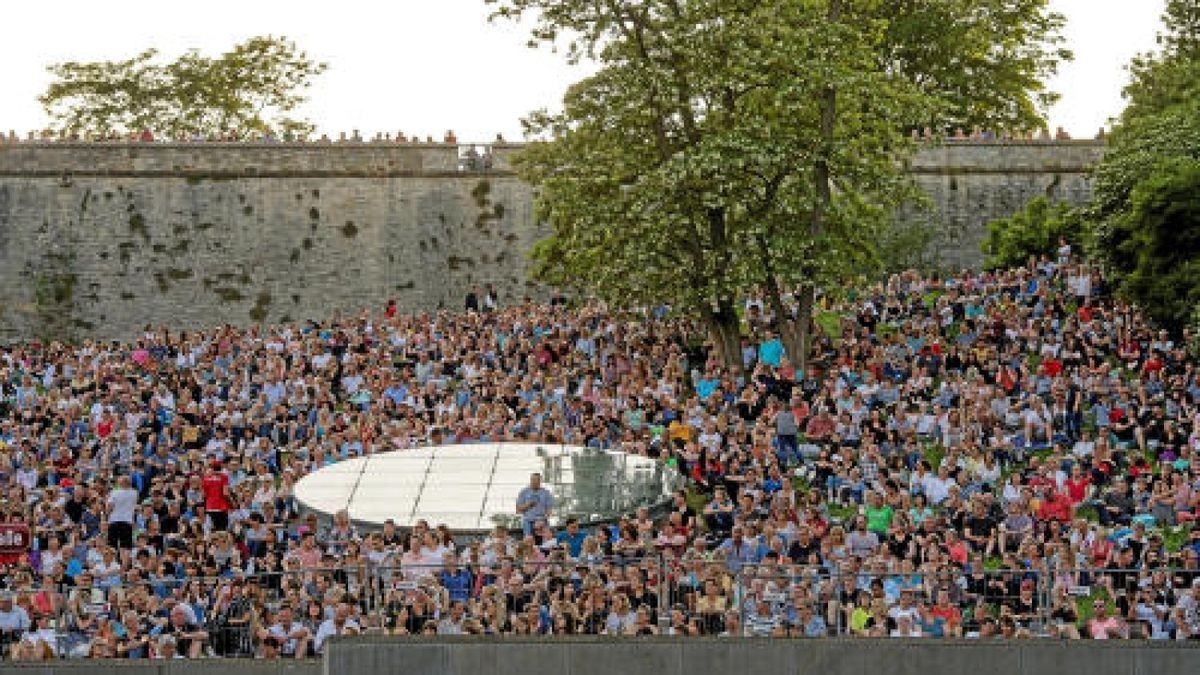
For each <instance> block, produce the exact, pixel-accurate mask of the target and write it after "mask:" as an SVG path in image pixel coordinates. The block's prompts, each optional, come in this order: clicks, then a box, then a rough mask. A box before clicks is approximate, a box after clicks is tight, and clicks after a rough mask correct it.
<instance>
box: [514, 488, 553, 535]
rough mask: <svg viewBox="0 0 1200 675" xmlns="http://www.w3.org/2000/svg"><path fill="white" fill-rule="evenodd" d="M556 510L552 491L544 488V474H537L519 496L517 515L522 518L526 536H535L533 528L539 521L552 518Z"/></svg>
mask: <svg viewBox="0 0 1200 675" xmlns="http://www.w3.org/2000/svg"><path fill="white" fill-rule="evenodd" d="M553 508H554V497H553V495H551V494H550V491H549V490H547V489H546V488H544V487H542V474H540V473H535V474H533V475H531V476H530V477H529V485H528V486H526V487H524V488H522V489H521V492H519V493H518V494H517V513H518V514H520V516H521V529H522V531H524V533H525V536H527V537H528V536H530V535H532V534H533V526H534V525H536V524H537V522H538V521H539V520H546V519H547V518H549V517H550V513H551V510H552V509H553Z"/></svg>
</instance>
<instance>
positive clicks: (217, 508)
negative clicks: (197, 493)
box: [200, 459, 231, 531]
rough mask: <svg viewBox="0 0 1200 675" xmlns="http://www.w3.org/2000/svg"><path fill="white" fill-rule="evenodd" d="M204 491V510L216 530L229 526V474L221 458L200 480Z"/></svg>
mask: <svg viewBox="0 0 1200 675" xmlns="http://www.w3.org/2000/svg"><path fill="white" fill-rule="evenodd" d="M200 489H201V490H203V491H204V510H205V511H206V512H207V513H208V517H209V519H210V520H211V521H212V526H213V530H214V531H221V530H226V529H228V528H229V509H230V508H231V505H230V502H229V476H227V475H225V471H224V469H223V468H222V465H221V462H220V460H217V459H214V460H212V462H211V463H209V465H208V470H207V471H205V472H204V478H203V479H202V480H201V481H200Z"/></svg>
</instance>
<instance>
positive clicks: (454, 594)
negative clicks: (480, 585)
mask: <svg viewBox="0 0 1200 675" xmlns="http://www.w3.org/2000/svg"><path fill="white" fill-rule="evenodd" d="M442 562H443V564H444V565H445V567H444V568H443V569H442V571H441V572H439V573H438V581H439V582H441V584H442V587H443V588H445V589H446V594H447V595H448V596H449V597H450V601H451V602H466V601H467V600H468V599H470V597H471V589H472V587H473V586H474V584H475V579H474V577H472V576H471V572H470V571H469V570H467V569H465V568H462V567H459V566H458V556H456V555H455V554H453V553H447V554H446V555H445V556H443V557H442Z"/></svg>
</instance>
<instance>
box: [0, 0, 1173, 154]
mask: <svg viewBox="0 0 1200 675" xmlns="http://www.w3.org/2000/svg"><path fill="white" fill-rule="evenodd" d="M1163 2H1164V0H1051V5H1053V6H1054V7H1055V8H1056V9H1058V10H1059V11H1062V12H1063V13H1065V14H1066V15H1067V17H1068V25H1067V38H1068V42H1069V46H1070V48H1071V49H1073V50H1074V51H1075V61H1074V62H1073V63H1071V64H1069V65H1068V66H1067V67H1066V68H1065V69H1063V72H1062V73H1061V75H1060V76H1059V77H1058V78H1057V79H1056V80H1055V82H1054V83H1053V86H1054V88H1055V89H1056V90H1057V91H1059V92H1061V93H1062V94H1063V99H1062V101H1061V102H1060V103H1059V105H1058V106H1056V107H1055V109H1054V110H1052V111H1051V116H1050V124H1051V127H1054V126H1058V125H1062V126H1064V127H1065V128H1066V129H1067V130H1068V131H1070V132H1072V133H1073V134H1075V135H1077V136H1091V135H1093V134H1094V133H1095V132H1096V130H1097V129H1099V128H1100V126H1101V125H1102V124H1104V122H1105V121H1106V120H1107V119H1109V118H1111V117H1113V116H1115V115H1116V114H1118V113H1119V112H1120V111H1121V109H1122V107H1123V105H1122V102H1121V97H1120V90H1121V87H1122V86H1123V85H1124V84H1125V82H1126V79H1127V77H1126V73H1125V71H1124V65H1125V64H1126V63H1127V62H1128V61H1129V58H1130V57H1131V56H1133V55H1134V54H1136V53H1138V52H1140V51H1145V50H1148V49H1151V48H1153V46H1154V34H1155V31H1156V30H1157V29H1158V26H1159V20H1158V17H1159V14H1160V12H1161V10H1162V6H1163ZM183 6H184V5H183V3H178V2H171V1H169V0H166V1H165V0H105V1H104V2H96V1H95V0H58V1H54V0H51V1H49V2H47V3H46V4H44V5H43V4H41V3H40V2H32V1H30V0H16V1H15V2H4V3H3V11H2V16H3V19H2V20H0V26H3V29H2V32H3V35H4V37H3V39H0V129H3V130H5V131H7V130H8V129H16V130H17V131H19V132H24V131H27V130H30V129H37V128H42V127H44V126H46V125H47V123H48V121H47V118H46V116H45V115H44V113H43V112H42V110H41V106H40V105H39V104H38V102H37V100H36V98H37V96H38V95H39V94H40V93H41V92H42V91H44V90H45V88H46V85H47V84H48V82H49V75H48V74H47V73H46V70H45V67H46V65H48V64H50V63H55V62H59V61H68V60H76V61H88V60H109V59H119V58H127V57H129V56H132V55H133V54H135V53H137V52H138V51H140V50H141V49H143V48H146V47H151V46H154V47H158V48H159V50H160V51H161V52H163V53H164V54H167V55H169V56H174V55H176V54H177V53H179V52H182V51H183V50H185V49H188V48H192V47H195V48H198V49H200V50H201V51H203V52H206V53H211V54H216V53H219V52H221V51H224V50H225V49H228V48H229V47H230V46H232V45H234V44H236V43H237V42H240V41H241V40H243V39H245V38H248V37H251V36H254V35H262V34H272V35H286V36H287V37H289V38H292V39H294V40H296V41H297V42H298V43H299V44H300V46H301V47H302V48H304V49H306V50H307V51H308V52H309V53H310V54H311V55H312V56H314V57H315V58H318V59H320V60H323V61H326V62H328V63H329V70H328V71H326V72H325V73H324V74H323V75H322V76H320V78H319V79H318V81H317V83H316V85H315V86H314V87H313V88H312V89H311V101H310V103H309V104H308V106H307V108H306V110H305V112H306V114H307V116H308V117H309V118H310V119H311V120H313V121H314V122H315V123H316V124H317V127H318V130H319V131H323V132H328V133H330V134H331V135H332V134H334V133H336V132H338V131H343V130H344V131H350V130H352V129H355V128H357V129H361V130H362V131H363V133H364V134H367V133H370V134H373V133H374V132H376V131H391V132H395V131H397V130H401V131H404V132H406V133H409V134H412V133H414V132H415V133H419V134H421V135H422V136H425V135H427V134H432V135H435V136H438V137H440V136H441V134H442V133H443V132H444V131H445V130H446V129H454V130H455V131H456V133H457V134H458V137H459V138H460V139H462V140H475V141H486V140H490V139H491V138H493V137H494V136H495V134H496V132H502V133H503V134H504V135H505V137H506V138H509V139H517V138H519V137H520V124H519V119H520V117H521V116H522V115H524V114H525V113H527V112H528V111H530V110H533V109H536V108H540V107H543V106H549V107H555V106H556V104H557V102H558V101H559V99H560V97H561V95H562V92H563V90H564V89H565V88H566V86H567V85H568V84H569V83H570V82H571V81H573V80H575V79H578V78H579V77H580V76H581V72H582V71H580V70H578V69H574V68H572V67H570V66H567V65H566V64H565V61H564V60H563V59H562V57H561V55H557V54H553V53H550V52H549V51H546V50H532V49H529V48H527V47H526V46H525V31H524V30H523V29H522V28H519V27H516V26H513V25H512V24H511V23H508V22H497V23H492V24H489V23H488V22H487V18H486V17H487V13H488V7H486V6H485V5H484V4H483V0H385V1H383V2H380V0H341V1H340V2H335V3H330V2H314V1H312V0H207V1H206V2H203V3H199V4H192V3H188V4H187V5H186V9H183V8H182V7H183ZM175 7H181V9H179V10H174V8H175Z"/></svg>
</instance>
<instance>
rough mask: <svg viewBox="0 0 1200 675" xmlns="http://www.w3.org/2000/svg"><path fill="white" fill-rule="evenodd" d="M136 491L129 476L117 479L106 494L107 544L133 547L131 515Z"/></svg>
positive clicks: (124, 547) (134, 504) (125, 547)
mask: <svg viewBox="0 0 1200 675" xmlns="http://www.w3.org/2000/svg"><path fill="white" fill-rule="evenodd" d="M137 502H138V493H137V490H135V489H133V481H131V480H130V478H129V476H121V477H120V478H118V479H117V487H115V488H113V491H112V492H110V493H109V494H108V545H109V546H112V547H113V548H116V549H131V548H133V517H134V511H136V510H137Z"/></svg>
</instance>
